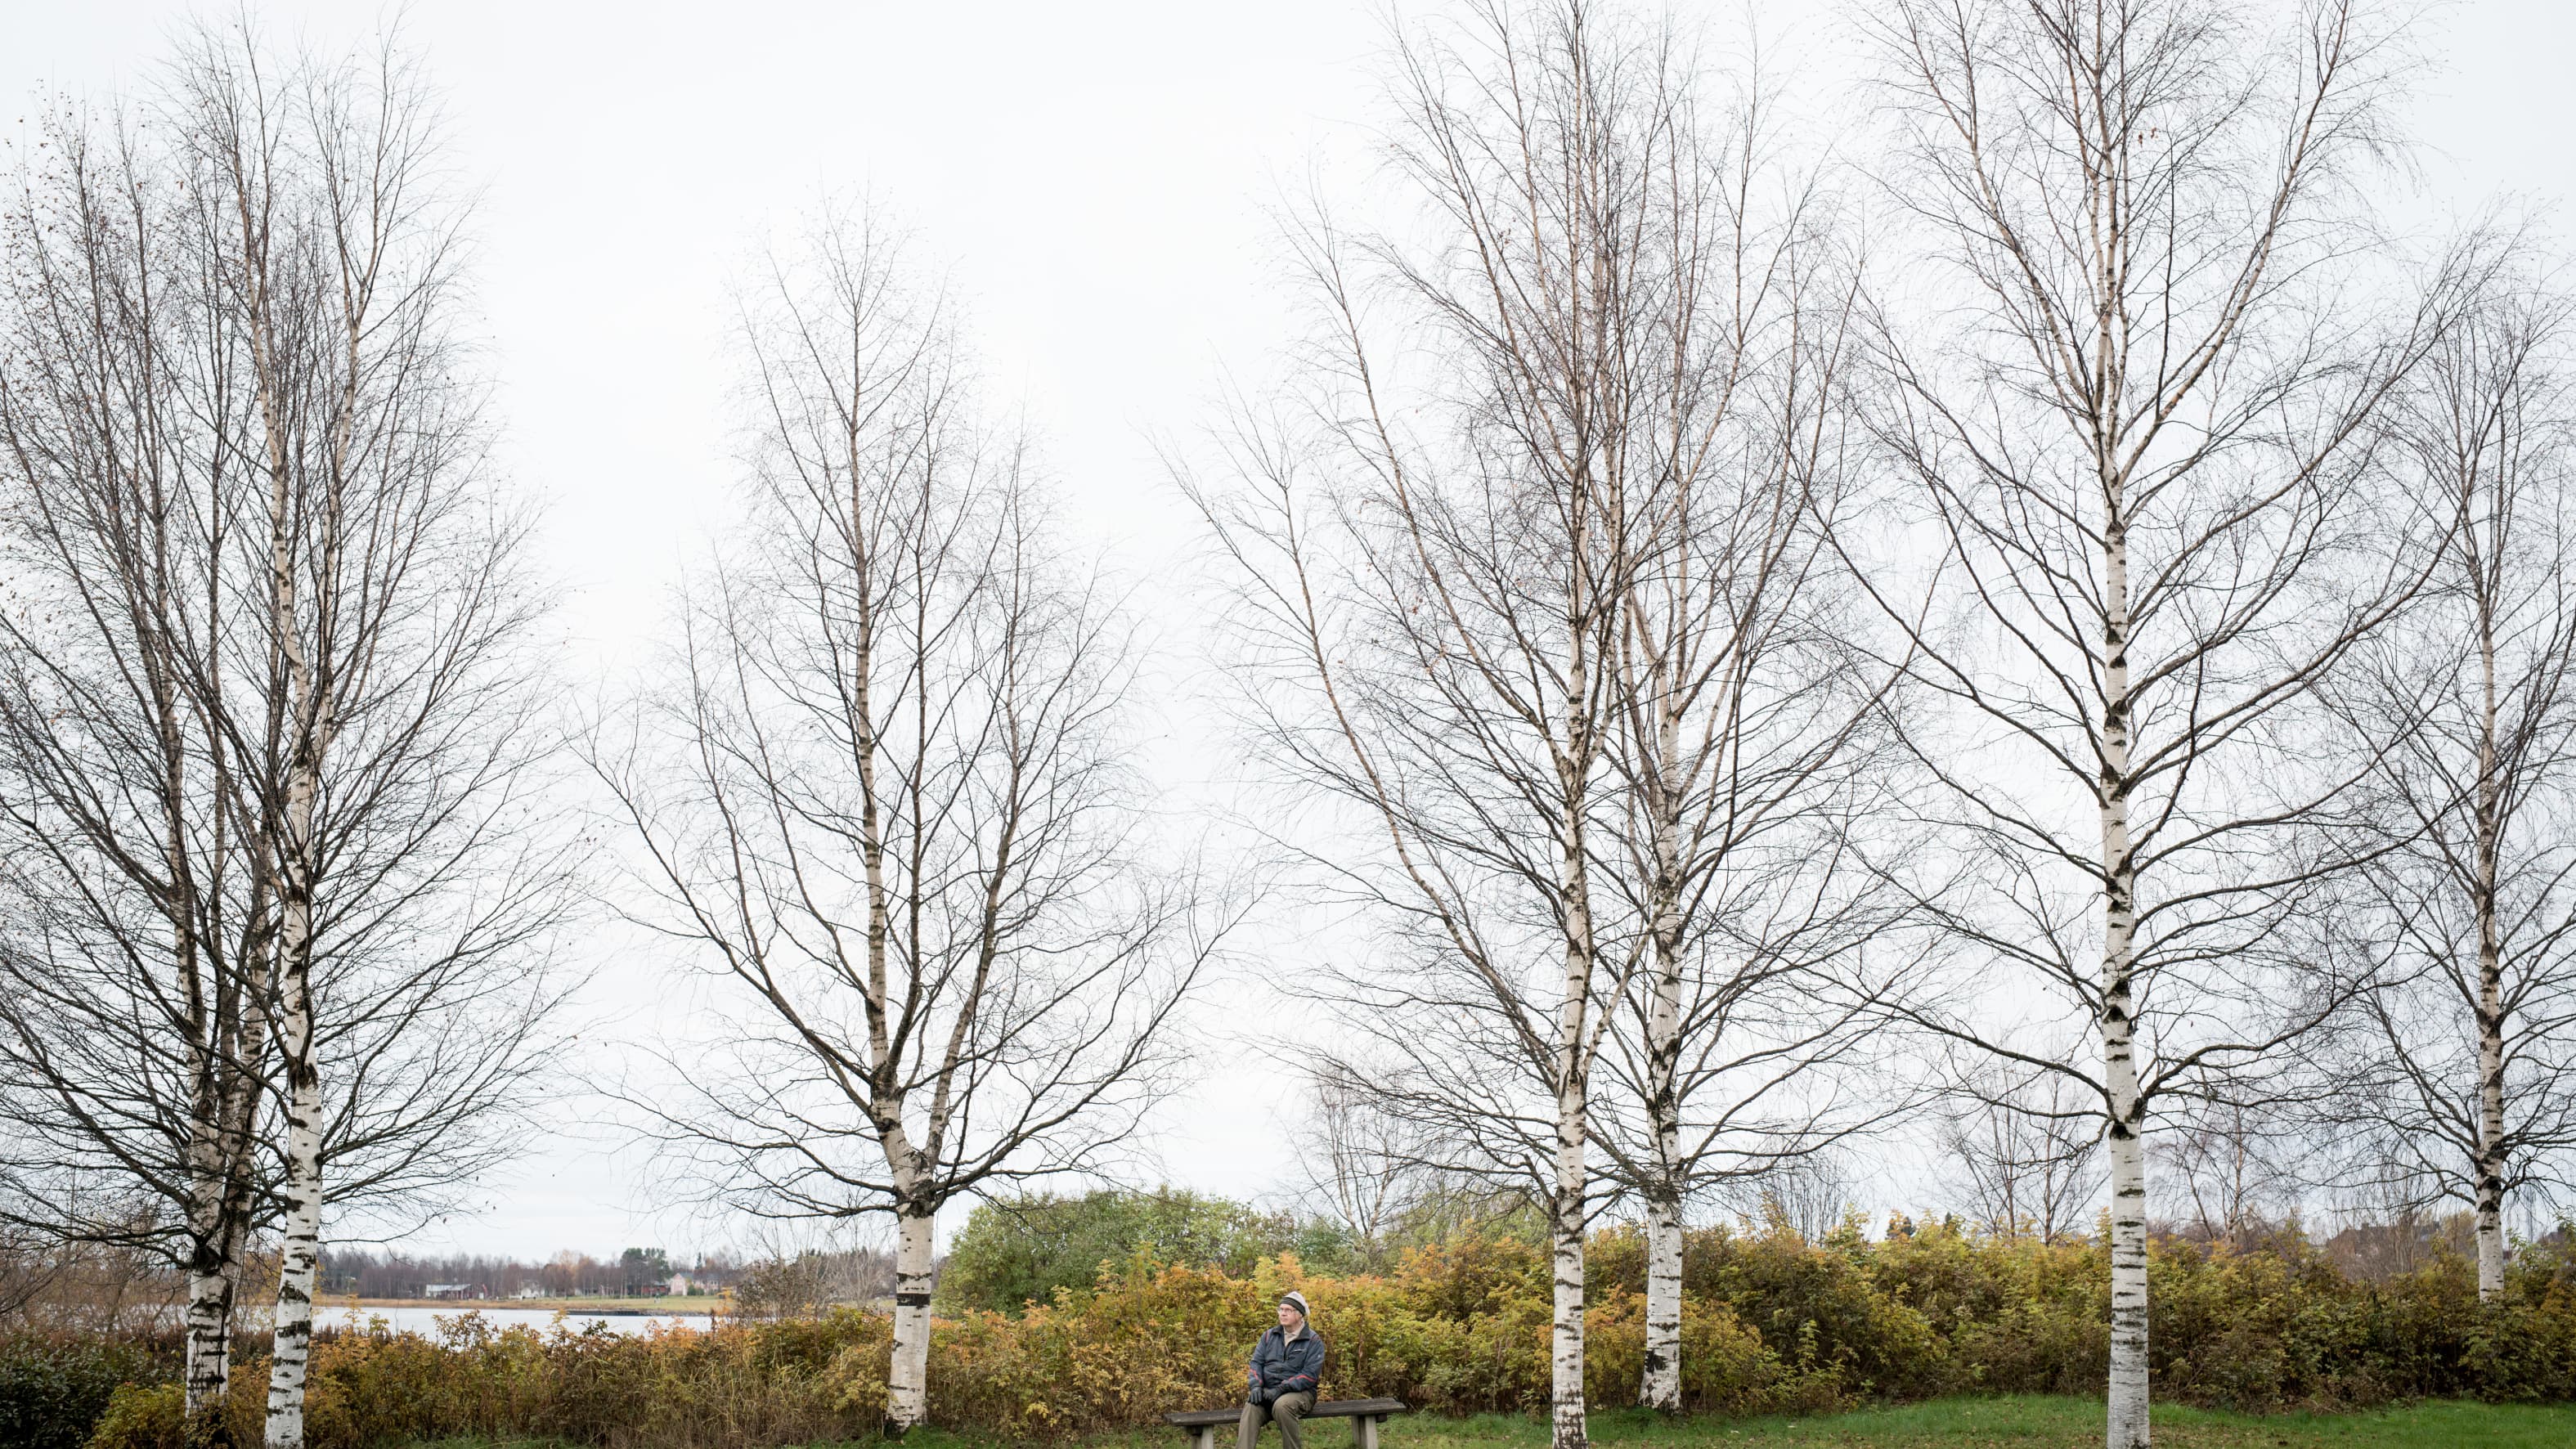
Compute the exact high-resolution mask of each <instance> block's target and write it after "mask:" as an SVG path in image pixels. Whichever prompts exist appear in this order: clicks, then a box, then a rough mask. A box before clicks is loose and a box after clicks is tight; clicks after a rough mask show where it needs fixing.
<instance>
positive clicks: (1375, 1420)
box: [1163, 1399, 1405, 1449]
mask: <svg viewBox="0 0 2576 1449" xmlns="http://www.w3.org/2000/svg"><path fill="white" fill-rule="evenodd" d="M1404 1411H1405V1409H1404V1400H1402V1399H1326V1400H1325V1401H1324V1402H1322V1403H1320V1404H1317V1405H1316V1406H1315V1407H1314V1408H1313V1409H1311V1410H1309V1411H1308V1412H1307V1413H1305V1414H1303V1415H1301V1416H1300V1417H1302V1418H1303V1419H1305V1420H1306V1421H1307V1422H1309V1423H1312V1422H1314V1421H1315V1420H1317V1419H1348V1420H1350V1421H1351V1443H1352V1445H1353V1449H1378V1442H1377V1428H1378V1425H1380V1424H1383V1423H1385V1422H1386V1420H1387V1417H1388V1416H1389V1415H1391V1414H1401V1413H1403V1412H1404ZM1242 1418H1243V1406H1242V1405H1241V1404H1237V1405H1235V1406H1234V1407H1233V1408H1231V1409H1188V1410H1184V1411H1181V1412H1179V1413H1172V1414H1165V1415H1164V1416H1163V1422H1164V1423H1166V1424H1177V1425H1179V1426H1180V1427H1181V1428H1184V1429H1187V1430H1189V1431H1190V1449H1216V1431H1217V1429H1218V1428H1219V1427H1221V1426H1223V1425H1226V1424H1233V1423H1238V1422H1240V1421H1241V1420H1242Z"/></svg>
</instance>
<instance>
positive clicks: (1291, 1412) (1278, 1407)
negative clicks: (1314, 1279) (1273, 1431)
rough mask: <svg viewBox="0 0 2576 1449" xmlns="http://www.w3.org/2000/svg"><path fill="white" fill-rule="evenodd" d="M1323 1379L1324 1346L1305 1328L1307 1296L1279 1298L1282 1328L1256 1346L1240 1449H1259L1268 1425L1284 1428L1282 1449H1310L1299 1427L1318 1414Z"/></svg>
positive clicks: (1271, 1331)
mask: <svg viewBox="0 0 2576 1449" xmlns="http://www.w3.org/2000/svg"><path fill="white" fill-rule="evenodd" d="M1323 1377H1324V1341H1323V1340H1322V1339H1321V1338H1318V1337H1316V1336H1315V1331H1314V1330H1313V1329H1311V1328H1308V1327H1307V1326H1306V1295H1305V1294H1303V1293H1299V1292H1296V1291H1295V1290H1293V1289H1292V1290H1290V1291H1289V1292H1286V1293H1283V1294H1281V1295H1279V1326H1278V1327H1276V1328H1273V1329H1269V1330H1267V1331H1265V1332H1264V1333H1263V1334H1262V1335H1261V1342H1260V1343H1258V1344H1255V1345H1254V1346H1253V1349H1252V1375H1251V1379H1250V1381H1249V1382H1248V1383H1247V1384H1246V1386H1245V1389H1244V1395H1243V1419H1242V1422H1241V1426H1240V1428H1238V1429H1237V1431H1236V1433H1235V1436H1234V1442H1235V1446H1236V1449H1254V1446H1255V1445H1257V1444H1258V1443H1259V1442H1260V1441H1261V1423H1262V1421H1263V1420H1264V1419H1267V1420H1270V1421H1271V1422H1273V1423H1276V1424H1277V1425H1278V1426H1279V1440H1280V1449H1305V1443H1306V1441H1305V1437H1304V1436H1303V1435H1302V1434H1300V1433H1299V1432H1298V1428H1297V1421H1298V1420H1299V1419H1302V1418H1304V1417H1305V1416H1306V1415H1308V1414H1310V1413H1312V1412H1314V1408H1315V1386H1316V1385H1317V1384H1318V1383H1321V1382H1322V1381H1323Z"/></svg>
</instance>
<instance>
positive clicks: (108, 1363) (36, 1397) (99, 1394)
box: [0, 1334, 167, 1449]
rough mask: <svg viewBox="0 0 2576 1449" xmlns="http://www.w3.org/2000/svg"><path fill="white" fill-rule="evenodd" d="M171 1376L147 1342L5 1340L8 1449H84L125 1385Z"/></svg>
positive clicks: (0, 1403) (0, 1361)
mask: <svg viewBox="0 0 2576 1449" xmlns="http://www.w3.org/2000/svg"><path fill="white" fill-rule="evenodd" d="M166 1376H167V1371H166V1369H165V1368H164V1367H163V1365H162V1364H161V1362H160V1360H159V1356H158V1355H157V1354H155V1353H154V1352H153V1350H152V1349H151V1348H150V1347H148V1346H145V1345H143V1344H139V1343H132V1342H126V1341H121V1340H116V1339H101V1338H90V1337H74V1336H68V1335H66V1336H51V1335H39V1334H27V1335H21V1336H18V1337H14V1338H8V1339H0V1444H5V1445H8V1446H10V1449H80V1446H81V1445H83V1444H84V1443H86V1442H88V1439H89V1430H90V1426H91V1425H92V1424H94V1423H96V1422H98V1418H99V1416H100V1415H101V1414H103V1413H105V1412H106V1411H107V1407H108V1402H109V1400H110V1399H111V1398H113V1397H114V1395H115V1393H116V1390H117V1386H118V1385H120V1384H124V1383H128V1382H135V1381H150V1380H154V1379H158V1378H162V1377H166Z"/></svg>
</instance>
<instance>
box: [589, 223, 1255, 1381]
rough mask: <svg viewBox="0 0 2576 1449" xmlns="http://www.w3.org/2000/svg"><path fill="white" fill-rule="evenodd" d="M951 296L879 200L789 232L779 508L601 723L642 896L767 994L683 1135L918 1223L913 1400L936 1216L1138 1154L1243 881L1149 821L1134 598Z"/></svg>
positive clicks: (753, 327)
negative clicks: (1057, 533)
mask: <svg viewBox="0 0 2576 1449" xmlns="http://www.w3.org/2000/svg"><path fill="white" fill-rule="evenodd" d="M946 310H947V309H946V306H945V304H944V301H943V300H942V299H941V298H940V297H939V296H938V295H937V294H935V293H924V292H921V291H919V290H917V289H915V288H913V287H912V286H911V285H910V283H909V281H908V278H907V275H906V273H905V270H904V268H903V266H902V264H901V261H900V258H899V247H898V243H897V241H896V239H895V238H894V237H892V236H890V235H889V234H887V233H886V232H885V231H884V230H883V229H882V223H881V222H880V221H878V220H877V219H875V218H872V217H870V216H867V215H865V214H860V215H856V216H838V215H835V216H829V217H826V218H824V219H823V220H821V221H819V222H818V223H817V224H816V225H815V227H814V228H813V230H812V232H811V234H810V235H809V236H807V237H805V238H802V239H800V241H799V243H798V245H797V246H796V248H795V249H794V250H793V251H792V252H788V253H784V254H773V255H772V256H771V257H770V258H769V259H768V261H767V263H766V265H765V267H764V268H763V270H762V273H761V274H760V275H759V276H758V277H757V278H756V279H755V280H754V281H753V282H752V283H750V284H749V285H748V287H747V288H746V291H745V293H744V296H743V300H742V337H743V346H744V354H745V362H746V365H747V373H748V386H747V389H746V400H747V402H748V403H749V405H750V408H751V411H752V415H753V421H752V425H751V428H750V437H751V441H752V458H751V462H752V465H753V479H754V482H753V487H752V488H751V490H750V494H749V499H748V501H749V504H750V512H751V518H750V520H749V526H748V527H747V528H746V530H745V531H744V533H743V535H742V537H741V541H740V543H739V545H738V546H737V547H735V548H733V549H731V550H729V551H728V552H726V553H725V554H723V555H721V556H720V557H719V560H718V562H717V565H716V569H715V573H714V576H713V579H712V582H711V585H710V587H708V588H707V589H705V590H703V591H702V592H700V593H699V594H697V595H696V596H695V597H693V598H692V599H691V600H690V601H689V605H688V609H687V613H686V616H685V619H684V621H683V626H684V633H683V635H682V638H681V640H680V641H679V644H678V647H677V649H676V650H675V653H674V657H673V659H672V662H671V668H670V671H669V673H668V676H667V677H666V679H665V680H664V681H663V682H662V683H661V684H660V686H659V687H657V688H656V689H654V690H653V691H652V692H651V693H650V694H648V695H647V697H646V698H645V699H644V700H643V701H642V702H641V704H640V705H639V706H638V707H637V708H636V709H635V710H634V711H633V712H632V713H631V714H630V715H629V716H628V717H627V718H626V719H625V720H624V721H621V723H620V725H619V726H618V728H619V729H620V731H621V733H622V734H623V736H624V737H623V738H622V739H619V740H617V741H616V742H615V743H614V744H613V745H612V744H611V743H610V742H609V741H608V740H607V739H606V738H602V739H599V740H595V741H594V743H593V746H592V750H591V761H592V764H593V767H594V768H595V769H596V770H597V771H598V772H599V773H600V775H601V777H602V778H603V779H604V780H605V781H606V782H607V783H608V785H609V786H610V788H611V790H612V791H613V792H614V794H615V796H616V799H617V801H618V804H619V809H620V811H621V813H622V814H623V815H624V817H625V820H626V823H627V825H628V826H629V827H630V828H631V830H632V831H633V836H634V839H635V840H636V841H637V843H638V844H639V845H640V846H641V848H642V850H643V852H644V856H645V860H646V866H645V870H644V872H643V875H644V879H643V884H644V886H645V888H646V889H647V891H648V892H649V894H650V898H651V905H650V906H649V907H648V908H646V909H645V910H643V911H642V912H641V913H640V919H642V920H643V921H644V922H645V923H646V924H648V925H649V926H651V927H652V928H653V929H655V930H657V931H660V932H662V933H664V934H665V935H667V936H668V937H670V938H671V939H673V940H674V941H676V942H681V943H685V944H686V946H687V947H688V948H689V949H690V953H691V955H692V956H693V957H694V959H696V960H697V961H699V962H700V963H703V964H704V965H705V966H706V967H708V968H709V969H711V970H713V971H716V972H718V973H719V974H721V975H722V976H724V977H726V978H727V979H728V981H729V984H730V985H731V986H732V987H733V988H734V996H735V999H737V1000H740V1001H743V1002H746V1003H748V1009H747V1010H746V1011H745V1012H744V1013H743V1014H742V1015H741V1016H740V1017H739V1018H737V1021H736V1025H737V1026H738V1028H739V1032H740V1035H739V1039H738V1041H737V1042H736V1043H735V1044H734V1045H732V1046H731V1047H730V1048H729V1052H730V1055H731V1057H732V1061H731V1063H730V1066H729V1068H728V1069H727V1070H724V1071H719V1072H713V1073H709V1072H703V1071H693V1072H691V1073H689V1074H688V1076H687V1083H688V1085H687V1087H686V1088H685V1090H684V1092H683V1093H682V1094H681V1095H680V1096H679V1097H678V1098H677V1099H676V1100H669V1101H664V1102H661V1103H658V1104H656V1105H655V1107H654V1109H653V1114H654V1117H655V1119H656V1121H657V1122H658V1124H659V1129H658V1130H659V1133H660V1135H661V1136H662V1137H663V1139H664V1140H665V1141H666V1142H668V1143H670V1144H671V1145H672V1146H673V1147H674V1148H675V1149H677V1150H678V1152H679V1153H680V1154H681V1155H682V1157H683V1159H684V1160H685V1161H687V1162H689V1163H691V1164H692V1165H693V1166H694V1168H695V1169H696V1170H697V1171H698V1172H700V1173H701V1174H702V1175H703V1177H704V1179H705V1180H706V1181H707V1183H708V1184H709V1185H710V1187H711V1189H712V1190H713V1191H714V1192H715V1193H716V1194H717V1195H718V1196H719V1198H720V1200H721V1201H723V1202H724V1203H726V1204H727V1205H729V1206H730V1207H732V1208H734V1209H736V1210H738V1211H741V1212H744V1213H748V1214H751V1215H754V1216H776V1217H789V1218H795V1217H807V1218H847V1217H854V1216H858V1215H863V1214H870V1213H880V1212H881V1213H887V1214H890V1215H892V1216H893V1217H894V1219H895V1221H896V1226H897V1231H898V1235H899V1244H898V1251H897V1286H896V1305H897V1319H898V1323H897V1333H896V1348H895V1368H894V1377H893V1379H892V1383H893V1384H894V1390H893V1399H892V1407H891V1408H890V1409H889V1415H890V1417H891V1419H892V1421H893V1422H894V1423H896V1424H897V1425H899V1426H909V1425H910V1424H912V1423H914V1422H917V1421H918V1419H919V1418H920V1416H921V1414H922V1413H923V1412H924V1402H925V1400H924V1398H923V1394H924V1389H923V1384H922V1378H921V1374H922V1367H923V1364H924V1363H925V1362H926V1360H925V1358H924V1355H925V1354H926V1353H927V1349H928V1337H927V1332H928V1325H929V1320H928V1310H929V1291H930V1271H931V1257H930V1229H931V1223H932V1219H933V1217H934V1215H935V1214H936V1213H937V1212H938V1210H939V1208H940V1207H941V1205H943V1204H945V1203H947V1202H949V1201H950V1200H952V1199H954V1198H956V1197H958V1196H959V1195H961V1194H970V1193H980V1192H989V1191H991V1190H993V1189H994V1188H995V1187H997V1186H998V1185H1001V1184H1004V1183H1011V1182H1020V1181H1026V1180H1028V1179H1031V1178H1035V1177H1041V1176H1046V1175H1050V1174H1059V1173H1079V1172H1087V1171H1095V1170H1098V1169H1100V1168H1102V1167H1104V1166H1106V1165H1107V1164H1108V1161H1109V1159H1108V1154H1109V1153H1110V1152H1112V1151H1113V1150H1114V1149H1115V1148H1116V1147H1117V1146H1118V1145H1119V1144H1120V1143H1122V1142H1123V1141H1125V1140H1126V1139H1127V1138H1128V1137H1129V1136H1130V1135H1131V1134H1132V1133H1133V1131H1134V1130H1135V1129H1136V1127H1137V1125H1138V1123H1139V1122H1140V1121H1141V1120H1142V1118H1143V1116H1144V1114H1145V1113H1146V1112H1147V1111H1148V1110H1149V1109H1150V1107H1151V1106H1152V1105H1153V1103H1154V1101H1155V1098H1156V1095H1157V1093H1158V1091H1159V1090H1160V1088H1161V1086H1162V1084H1163V1083H1164V1082H1165V1080H1166V1079H1167V1078H1168V1076H1169V1074H1170V1073H1171V1071H1172V1070H1173V1069H1174V1068H1175V1067H1176V1066H1177V1064H1178V1061H1179V1055H1178V1051H1179V1048H1178V1044H1177V1042H1176V1040H1175V1033H1174V1030H1173V1027H1174V1024H1175V1016H1176V1013H1177V1012H1178V1011H1179V1010H1180V1008H1181V1006H1182V1003H1183V1002H1184V1000H1185V999H1186V998H1187V997H1188V995H1189V993H1190V991H1191V989H1192V987H1193V986H1194V984H1195V983H1196V982H1197V981H1198V980H1199V979H1200V977H1201V976H1202V974H1203V973H1204V972H1205V970H1206V969H1207V967H1208V964H1209V962H1210V960H1211V959H1212V957H1213V956H1214V954H1215V952H1216V951H1217V950H1218V948H1219V946H1220V944H1221V942H1222V939H1223V937H1224V935H1225V933H1226V931H1227V930H1229V929H1230V928H1231V925H1232V923H1233V919H1234V915H1235V913H1237V912H1238V911H1239V907H1237V906H1235V905H1233V904H1232V903H1230V902H1229V901H1227V900H1226V899H1224V898H1223V895H1222V893H1221V892H1220V891H1219V890H1218V889H1217V887H1216V886H1215V884H1214V883H1213V881H1212V879H1211V877H1210V876H1209V874H1208V872H1207V871H1206V870H1205V868H1204V867H1202V866H1201V865H1199V864H1198V863H1197V862H1195V861H1192V860H1179V861H1166V860H1161V859H1158V858H1157V856H1156V853H1155V851H1154V850H1153V848H1152V843H1151V842H1150V840H1149V839H1148V837H1147V834H1146V824H1147V821H1148V815H1147V812H1146V810H1145V809H1144V808H1143V806H1142V805H1141V804H1140V803H1139V802H1140V800H1141V799H1142V796H1143V793H1144V792H1143V790H1142V784H1141V781H1140V780H1139V779H1138V777H1137V776H1136V774H1135V772H1134V770H1133V767H1132V763H1131V761H1132V749H1133V742H1132V740H1131V739H1130V737H1129V736H1128V735H1127V734H1126V732H1125V729H1126V719H1127V716H1128V714H1129V709H1130V702H1131V701H1130V695H1131V693H1132V691H1133V689H1134V688H1135V680H1136V671H1137V667H1138V662H1139V651H1138V646H1137V643H1136V638H1135V631H1134V626H1133V625H1132V623H1131V622H1130V620H1129V619H1128V617H1127V616H1126V614H1125V612H1124V610H1123V609H1122V608H1121V606H1120V602H1119V600H1118V599H1117V598H1116V597H1115V596H1114V594H1113V593H1112V592H1111V590H1110V588H1109V586H1108V584H1107V583H1106V581H1105V580H1103V579H1102V578H1101V577H1100V576H1099V574H1098V573H1097V572H1096V571H1094V570H1090V569H1087V568H1085V567H1084V566H1083V565H1082V564H1081V563H1080V562H1079V561H1077V560H1074V559H1072V558H1069V557H1067V556H1065V555H1064V554H1063V552H1062V551H1061V550H1059V549H1058V548H1057V547H1056V546H1055V545H1053V544H1052V543H1051V542H1050V541H1049V537H1050V533H1051V529H1050V527H1049V523H1050V520H1049V519H1048V518H1047V517H1046V515H1045V512H1044V504H1043V502H1042V500H1041V497H1040V494H1039V491H1038V487H1037V485H1036V483H1035V481H1034V479H1033V478H1032V477H1031V476H1030V472H1031V464H1030V462H1029V460H1028V457H1027V450H1026V445H1025V444H1024V443H1023V442H1022V441H1021V440H1020V439H1018V438H1016V437H1014V436H1011V435H1009V434H1007V433H1003V432H1000V431H998V430H995V429H993V428H991V427H990V426H988V425H987V424H986V423H985V422H984V421H983V419H982V418H981V417H980V415H979V413H978V406H979V404H978V402H977V399H976V397H975V394H974V388H973V385H972V381H971V378H970V377H969V376H968V373H967V369H966V366H965V364H964V362H963V359H962V358H961V357H960V355H959V351H958V347H957V343H956V341H955V338H954V334H953V331H952V328H951V324H950V323H949V321H948V319H947V317H946Z"/></svg>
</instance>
